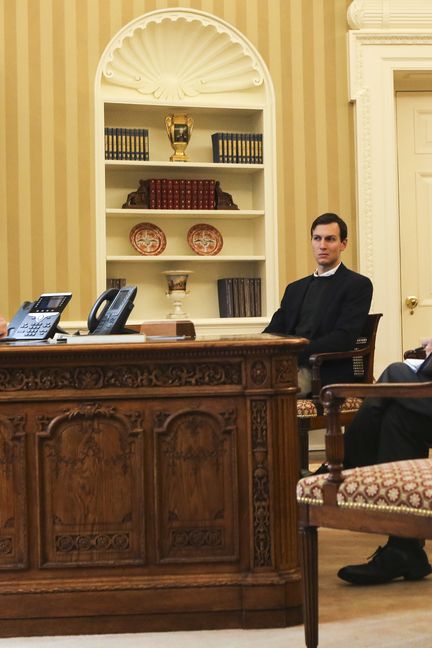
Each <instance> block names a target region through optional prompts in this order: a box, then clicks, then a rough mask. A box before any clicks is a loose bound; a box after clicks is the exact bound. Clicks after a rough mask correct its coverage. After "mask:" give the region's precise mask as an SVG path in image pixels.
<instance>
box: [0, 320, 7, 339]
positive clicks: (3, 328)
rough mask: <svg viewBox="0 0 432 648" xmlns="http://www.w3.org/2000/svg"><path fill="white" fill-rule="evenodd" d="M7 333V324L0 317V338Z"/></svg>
mask: <svg viewBox="0 0 432 648" xmlns="http://www.w3.org/2000/svg"><path fill="white" fill-rule="evenodd" d="M6 333H7V322H6V320H5V318H4V317H2V316H1V315H0V337H3V336H4V335H6Z"/></svg>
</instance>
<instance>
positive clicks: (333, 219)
mask: <svg viewBox="0 0 432 648" xmlns="http://www.w3.org/2000/svg"><path fill="white" fill-rule="evenodd" d="M330 223H337V224H338V225H339V233H340V240H341V241H345V239H346V238H348V227H347V224H346V223H345V221H343V220H342V218H341V217H340V216H338V215H337V214H330V213H329V214H321V216H318V217H317V218H315V220H314V222H313V223H312V226H311V236H313V231H314V229H315V227H317V226H318V225H329V224H330Z"/></svg>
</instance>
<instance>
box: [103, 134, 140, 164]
mask: <svg viewBox="0 0 432 648" xmlns="http://www.w3.org/2000/svg"><path fill="white" fill-rule="evenodd" d="M105 159H106V160H135V161H137V160H138V161H143V162H144V161H146V160H148V159H149V133H148V129H147V128H105Z"/></svg>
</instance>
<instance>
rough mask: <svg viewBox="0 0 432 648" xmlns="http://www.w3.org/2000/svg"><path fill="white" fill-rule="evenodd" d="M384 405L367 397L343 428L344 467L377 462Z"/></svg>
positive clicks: (368, 464)
mask: <svg viewBox="0 0 432 648" xmlns="http://www.w3.org/2000/svg"><path fill="white" fill-rule="evenodd" d="M384 412H385V406H383V405H381V404H380V402H379V401H378V399H372V398H368V399H367V400H365V402H364V403H363V405H362V406H361V407H360V409H359V411H358V412H357V414H356V416H355V418H354V419H353V420H352V421H351V423H350V424H349V425H348V426H347V428H346V429H345V434H344V445H345V458H344V467H345V468H354V467H356V466H370V465H371V464H374V463H376V462H377V457H378V448H379V441H380V433H381V421H382V418H383V416H384Z"/></svg>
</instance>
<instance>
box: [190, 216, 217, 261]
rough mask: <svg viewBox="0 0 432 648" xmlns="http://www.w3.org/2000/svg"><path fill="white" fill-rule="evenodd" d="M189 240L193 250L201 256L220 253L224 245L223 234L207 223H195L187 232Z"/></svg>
mask: <svg viewBox="0 0 432 648" xmlns="http://www.w3.org/2000/svg"><path fill="white" fill-rule="evenodd" d="M187 240H188V243H189V245H190V247H191V248H192V250H193V251H194V252H196V254H200V255H201V256H212V255H215V254H219V252H220V251H221V250H222V246H223V238H222V234H221V233H220V232H219V230H217V229H216V227H213V225H207V224H206V223H198V224H197V225H193V227H191V228H190V230H189V232H188V233H187Z"/></svg>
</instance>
